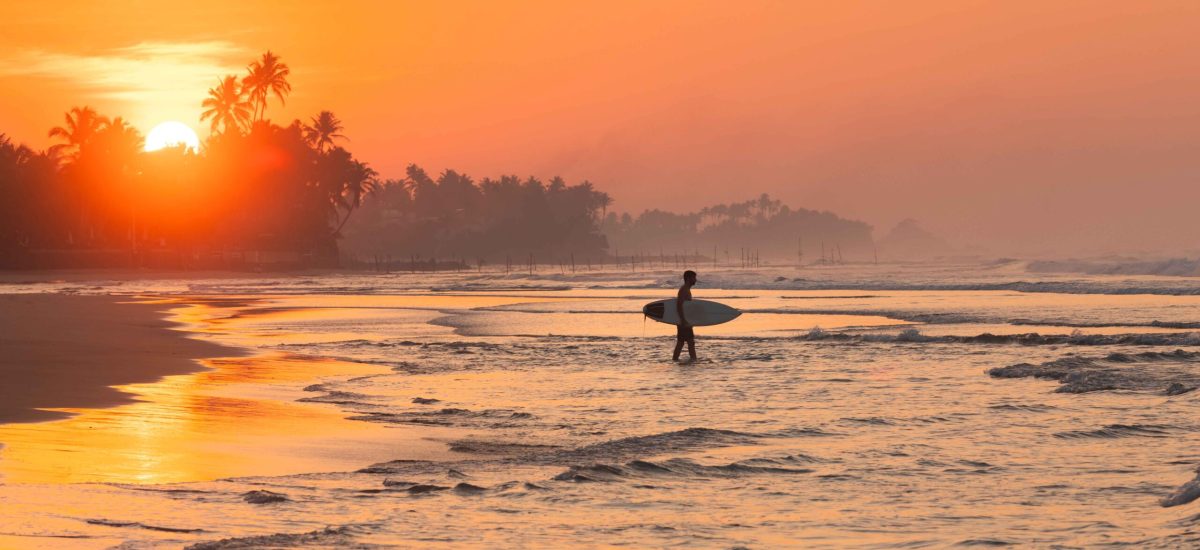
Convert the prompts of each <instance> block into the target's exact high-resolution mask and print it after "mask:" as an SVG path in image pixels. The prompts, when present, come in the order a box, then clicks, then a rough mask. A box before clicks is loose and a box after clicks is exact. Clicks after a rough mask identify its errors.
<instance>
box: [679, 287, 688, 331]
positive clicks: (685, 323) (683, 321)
mask: <svg viewBox="0 0 1200 550" xmlns="http://www.w3.org/2000/svg"><path fill="white" fill-rule="evenodd" d="M686 301H687V298H684V297H683V291H679V294H678V295H677V296H676V297H675V312H676V313H678V314H679V326H683V327H686V326H688V325H691V323H689V322H688V320H687V317H684V315H683V303H684V302H686Z"/></svg>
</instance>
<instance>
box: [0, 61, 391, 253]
mask: <svg viewBox="0 0 1200 550" xmlns="http://www.w3.org/2000/svg"><path fill="white" fill-rule="evenodd" d="M288 74H289V69H288V67H287V65H286V64H284V63H282V62H281V61H280V59H279V57H278V56H277V55H275V54H273V53H271V52H267V53H266V54H264V55H263V56H262V57H261V58H260V59H259V60H257V61H255V62H254V63H253V64H251V65H250V66H249V68H248V74H247V75H246V76H245V77H244V78H241V79H239V78H238V77H237V76H235V75H229V76H226V77H224V78H221V79H220V80H218V83H217V86H216V87H214V88H212V89H210V90H209V91H208V97H207V98H205V99H204V101H203V104H202V108H203V112H202V115H201V118H202V120H209V121H211V127H210V130H211V132H212V133H211V135H210V136H209V138H208V140H207V141H206V143H205V144H204V147H203V148H202V149H201V150H200V151H192V150H188V149H186V147H185V146H179V147H173V148H166V149H162V150H159V151H154V152H146V151H144V150H143V143H144V142H143V137H142V136H141V134H140V133H139V132H138V131H137V130H136V129H134V128H133V127H131V126H129V125H128V124H127V123H126V122H125V121H124V120H123V119H121V118H119V117H118V118H112V119H109V118H108V117H105V116H103V115H101V114H99V113H97V112H96V111H95V110H94V109H92V108H90V107H76V108H73V109H71V110H70V111H69V112H68V113H67V114H66V117H65V121H64V124H63V125H62V126H59V127H55V128H53V129H51V130H50V132H49V135H50V137H52V138H55V139H57V140H59V141H61V143H58V144H55V145H54V146H52V147H51V148H50V149H48V150H47V151H44V152H38V151H34V150H32V149H30V148H28V147H25V146H18V145H15V144H14V143H13V142H12V141H11V139H9V138H8V137H6V136H4V135H3V134H0V264H2V265H10V266H12V265H18V266H20V265H28V266H43V267H99V266H116V265H158V266H164V267H186V266H192V265H194V266H198V267H230V266H232V265H234V264H237V263H249V262H253V261H255V260H256V258H257V260H259V261H274V262H278V263H292V264H297V265H332V264H334V263H335V262H336V259H337V246H336V237H337V234H338V230H339V229H340V228H341V227H342V226H343V225H344V224H345V223H346V222H347V221H348V220H349V219H350V217H351V215H352V214H353V213H354V211H355V209H357V208H358V207H359V206H360V205H361V204H362V201H363V198H364V197H366V196H367V194H369V193H370V191H371V190H372V189H373V188H374V186H375V185H376V182H377V174H376V173H375V171H374V170H373V169H371V167H370V166H368V165H367V164H366V163H364V162H361V161H359V160H357V159H355V158H354V156H353V155H352V154H351V153H350V152H349V151H347V150H345V149H344V148H342V147H339V146H337V145H336V144H335V143H334V141H335V140H336V139H341V138H343V136H342V135H341V131H342V129H341V123H340V122H339V121H338V120H337V117H336V116H334V115H333V114H332V113H330V112H328V111H325V112H322V113H320V114H318V115H317V116H316V117H314V118H313V125H312V126H307V125H304V124H302V123H301V122H300V121H295V122H293V123H292V124H290V125H288V126H279V125H276V124H273V123H272V122H271V121H270V120H268V119H266V118H265V113H266V110H267V106H268V100H269V99H271V98H272V97H273V98H274V99H276V100H278V101H279V102H281V103H282V102H283V101H284V99H285V98H286V96H287V94H288V92H290V90H291V85H290V84H289V83H288V82H287V76H288ZM264 255H266V256H269V258H263V256H264Z"/></svg>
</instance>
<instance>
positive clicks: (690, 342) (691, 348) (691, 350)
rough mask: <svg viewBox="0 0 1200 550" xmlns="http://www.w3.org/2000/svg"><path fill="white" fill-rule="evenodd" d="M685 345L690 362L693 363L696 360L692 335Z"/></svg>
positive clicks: (694, 338) (694, 341)
mask: <svg viewBox="0 0 1200 550" xmlns="http://www.w3.org/2000/svg"><path fill="white" fill-rule="evenodd" d="M687 344H688V355H690V356H692V361H695V360H696V335H694V334H693V335H692V337H691V338H688V339H687Z"/></svg>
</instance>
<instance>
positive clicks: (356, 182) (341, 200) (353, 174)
mask: <svg viewBox="0 0 1200 550" xmlns="http://www.w3.org/2000/svg"><path fill="white" fill-rule="evenodd" d="M326 159H327V161H329V162H332V163H334V164H335V166H334V170H335V172H336V176H334V177H335V178H336V180H338V181H336V183H335V184H334V185H335V186H334V187H333V188H332V189H330V191H331V193H330V195H331V196H330V202H331V203H332V204H331V206H333V207H334V209H335V212H336V209H337V207H339V206H340V207H341V208H343V209H345V211H346V215H345V216H344V217H342V219H341V221H339V222H338V226H337V229H335V230H334V231H333V234H334V235H340V234H341V232H342V228H343V227H345V225H346V222H348V221H350V214H353V213H354V209H356V208H358V207H359V206H362V202H363V199H364V198H366V197H367V195H368V194H370V193H371V192H372V191H374V190H375V189H376V188H378V186H379V180H378V176H379V173H378V172H376V171H375V170H374V169H373V168H371V167H370V165H368V164H367V163H365V162H360V161H357V160H354V159H353V158H352V157H351V156H350V154H349V153H348V152H346V150H345V149H342V148H341V147H338V148H336V149H334V150H333V151H331V152H330V154H329V155H328V156H327V157H326Z"/></svg>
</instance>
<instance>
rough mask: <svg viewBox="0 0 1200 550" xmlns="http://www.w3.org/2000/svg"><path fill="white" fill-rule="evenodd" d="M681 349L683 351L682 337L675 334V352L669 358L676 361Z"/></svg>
mask: <svg viewBox="0 0 1200 550" xmlns="http://www.w3.org/2000/svg"><path fill="white" fill-rule="evenodd" d="M681 351H683V337H682V336H676V337H675V353H674V354H672V355H671V360H672V361H678V360H679V352H681Z"/></svg>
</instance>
